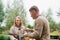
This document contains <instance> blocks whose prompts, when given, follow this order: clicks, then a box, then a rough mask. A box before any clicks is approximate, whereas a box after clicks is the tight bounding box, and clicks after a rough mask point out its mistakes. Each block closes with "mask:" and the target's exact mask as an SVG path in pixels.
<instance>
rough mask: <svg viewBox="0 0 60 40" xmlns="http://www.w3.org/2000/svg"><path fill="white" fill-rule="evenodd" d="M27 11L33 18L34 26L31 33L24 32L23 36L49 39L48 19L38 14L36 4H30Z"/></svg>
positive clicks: (41, 39) (37, 39)
mask: <svg viewBox="0 0 60 40" xmlns="http://www.w3.org/2000/svg"><path fill="white" fill-rule="evenodd" d="M29 11H30V14H31V17H32V18H33V19H35V28H34V31H33V32H32V33H31V34H25V35H24V36H27V37H30V38H35V39H36V40H49V39H50V34H49V33H50V28H49V22H48V20H47V19H46V18H44V17H43V16H41V14H39V9H38V8H37V7H36V6H32V7H31V8H30V9H29Z"/></svg>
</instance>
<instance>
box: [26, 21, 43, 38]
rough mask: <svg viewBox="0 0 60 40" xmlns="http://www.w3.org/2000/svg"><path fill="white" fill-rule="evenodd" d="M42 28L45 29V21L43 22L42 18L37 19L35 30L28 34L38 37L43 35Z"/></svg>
mask: <svg viewBox="0 0 60 40" xmlns="http://www.w3.org/2000/svg"><path fill="white" fill-rule="evenodd" d="M42 30H43V22H42V20H37V21H36V26H35V31H34V32H33V33H31V34H27V36H28V37H31V38H36V37H38V36H39V37H41V35H42Z"/></svg>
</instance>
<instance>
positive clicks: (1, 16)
mask: <svg viewBox="0 0 60 40" xmlns="http://www.w3.org/2000/svg"><path fill="white" fill-rule="evenodd" d="M3 19H4V11H3V4H2V0H0V22H2V21H3Z"/></svg>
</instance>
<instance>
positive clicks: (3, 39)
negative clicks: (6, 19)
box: [0, 34, 10, 40]
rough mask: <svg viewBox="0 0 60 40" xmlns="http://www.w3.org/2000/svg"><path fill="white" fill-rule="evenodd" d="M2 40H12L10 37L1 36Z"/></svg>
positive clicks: (0, 39)
mask: <svg viewBox="0 0 60 40" xmlns="http://www.w3.org/2000/svg"><path fill="white" fill-rule="evenodd" d="M0 40H10V37H9V35H4V34H0Z"/></svg>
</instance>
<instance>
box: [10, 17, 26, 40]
mask: <svg viewBox="0 0 60 40" xmlns="http://www.w3.org/2000/svg"><path fill="white" fill-rule="evenodd" d="M25 29H26V28H25V27H23V26H22V20H21V18H20V17H19V16H17V17H16V19H15V22H14V25H13V26H12V27H11V28H10V39H11V40H19V38H20V37H23V34H24V33H25V32H26V31H24V30H25Z"/></svg>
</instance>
